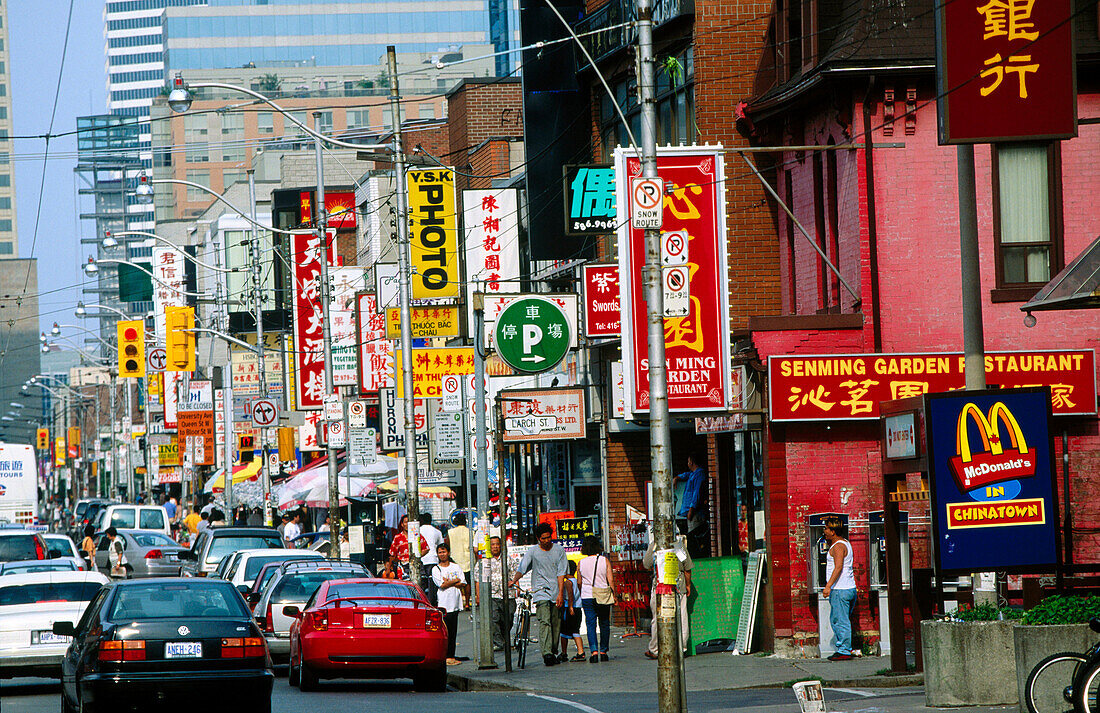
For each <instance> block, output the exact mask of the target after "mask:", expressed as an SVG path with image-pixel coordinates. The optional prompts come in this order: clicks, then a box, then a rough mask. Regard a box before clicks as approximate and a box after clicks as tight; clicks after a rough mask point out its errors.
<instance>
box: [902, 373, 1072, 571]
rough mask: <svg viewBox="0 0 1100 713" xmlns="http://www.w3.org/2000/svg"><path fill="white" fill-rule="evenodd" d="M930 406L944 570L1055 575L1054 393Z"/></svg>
mask: <svg viewBox="0 0 1100 713" xmlns="http://www.w3.org/2000/svg"><path fill="white" fill-rule="evenodd" d="M924 404H925V427H926V428H927V443H928V470H929V476H930V477H929V481H930V484H931V491H932V492H931V511H932V528H933V531H934V533H935V537H934V541H933V551H934V553H935V558H936V568H937V570H938V571H939V572H940V573H941V574H952V573H968V572H979V571H989V570H997V571H1007V572H1049V571H1052V570H1053V569H1054V568H1055V566H1056V565H1057V563H1058V537H1057V535H1058V533H1057V523H1058V503H1057V500H1056V498H1055V495H1056V493H1057V490H1056V487H1055V482H1054V448H1053V445H1052V442H1051V437H1050V412H1051V396H1050V391H1049V389H1047V388H1045V387H1044V388H1031V389H1011V390H1000V389H990V390H984V391H953V392H950V393H945V394H930V395H928V396H926V397H925V399H924ZM1006 543H1011V544H1010V546H1006Z"/></svg>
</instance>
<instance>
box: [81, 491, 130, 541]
mask: <svg viewBox="0 0 1100 713" xmlns="http://www.w3.org/2000/svg"><path fill="white" fill-rule="evenodd" d="M119 504H120V503H118V502H116V501H114V500H93V501H91V502H90V503H88V507H87V508H85V509H84V515H83V517H80V518H79V519H77V521H76V523H75V524H76V527H74V528H73V529H74V532H73V533H72V536H73V539H74V540H76V539H78V538H79V539H84V526H85V525H91V526H92V527H95V522H96V520H98V519H99V514H100V513H101V512H103V511H104V510H106V509H107V507H108V506H109V505H119Z"/></svg>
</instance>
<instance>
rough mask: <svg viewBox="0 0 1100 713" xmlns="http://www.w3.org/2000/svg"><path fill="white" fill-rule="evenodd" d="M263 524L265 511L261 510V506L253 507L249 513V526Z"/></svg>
mask: <svg viewBox="0 0 1100 713" xmlns="http://www.w3.org/2000/svg"><path fill="white" fill-rule="evenodd" d="M263 524H264V514H263V511H262V510H260V508H252V510H251V511H250V512H249V513H248V526H249V527H260V526H261V525H263Z"/></svg>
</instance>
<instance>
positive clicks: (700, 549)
mask: <svg viewBox="0 0 1100 713" xmlns="http://www.w3.org/2000/svg"><path fill="white" fill-rule="evenodd" d="M702 462H703V461H702V460H700V458H699V456H698V454H696V453H692V454H691V455H689V456H688V458H687V466H688V469H687V471H686V472H684V473H680V474H679V475H676V476H674V477H673V478H672V480H673V482H676V481H682V482H684V483H685V485H684V492H683V495H682V496H681V498H680V509H679V511H678V512H677V513H676V519H677V521H678V522H677V525H678V526H679V529H680V532H682V533H684V534H685V535H687V538H688V553H689V554H690V555H692V556H693V557H702V556H703V555H705V554H706V547H707V537H706V533H707V516H706V508H705V507H703V505H704V499H705V497H706V487H707V472H706V471H705V470H703V466H702Z"/></svg>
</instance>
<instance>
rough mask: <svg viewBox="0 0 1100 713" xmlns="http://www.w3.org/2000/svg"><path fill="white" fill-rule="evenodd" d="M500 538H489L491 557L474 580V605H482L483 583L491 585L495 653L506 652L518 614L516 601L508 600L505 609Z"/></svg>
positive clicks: (491, 624) (491, 621)
mask: <svg viewBox="0 0 1100 713" xmlns="http://www.w3.org/2000/svg"><path fill="white" fill-rule="evenodd" d="M500 550H501V546H500V538H499V537H497V536H495V535H494V536H493V537H490V538H489V556H488V557H486V558H485V559H483V560H481V562H480V563H479V569H478V572H477V579H475V580H474V604H475V605H479V604H481V583H482V582H486V581H488V583H489V591H488V594H489V622H490V623H489V629H490V631H491V633H492V635H493V651H504V641H505V639H506V638H507V637H508V634H509V633H510V632H511V629H512V618H513V617H514V616H515V613H516V600H515V599H511V598H510V599H509V600H508V605H509V606H508V610H507V611H505V608H504V577H505V575H504V569H505V566H504V559H503V558H502V557H501V556H500Z"/></svg>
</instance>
